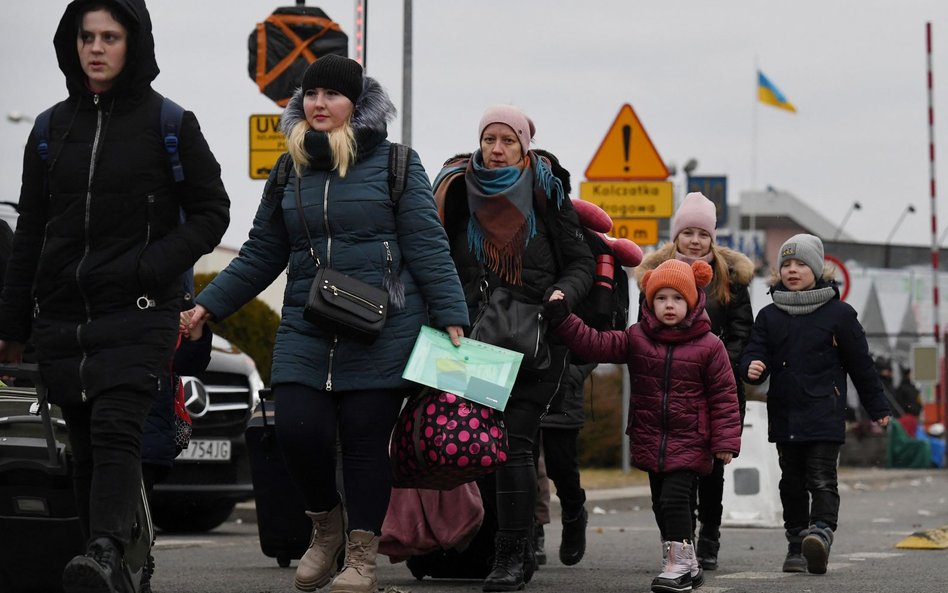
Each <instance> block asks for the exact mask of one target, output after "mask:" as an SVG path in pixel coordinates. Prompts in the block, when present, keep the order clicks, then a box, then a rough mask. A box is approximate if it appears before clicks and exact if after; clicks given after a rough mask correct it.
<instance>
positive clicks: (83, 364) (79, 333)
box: [76, 95, 102, 401]
mask: <svg viewBox="0 0 948 593" xmlns="http://www.w3.org/2000/svg"><path fill="white" fill-rule="evenodd" d="M92 103H93V104H94V105H95V106H96V122H95V137H94V138H93V140H92V155H91V156H90V157H89V179H88V181H87V183H86V210H85V219H84V221H83V230H84V232H85V247H84V249H83V252H82V257H81V258H80V259H79V263H78V264H77V265H76V287H77V288H78V289H79V295H80V297H81V298H82V304H83V306H84V307H85V310H86V323H89V322H91V321H92V310H91V309H90V307H89V299H88V297H87V296H86V293H85V292H83V290H82V282H80V277H81V271H82V264H83V263H84V262H85V261H86V257H88V255H89V218H90V215H89V211H90V209H91V208H92V177H93V175H95V156H96V153H97V152H98V150H99V137H100V136H101V134H102V108H101V106H100V105H99V95H95V96H93V97H92ZM76 342H77V343H78V344H79V350H80V351H82V360H81V361H79V388H80V390H81V391H82V401H86V388H85V386H84V385H83V383H82V374H83V370H85V367H86V360H87V359H88V356H89V355H88V353H87V352H86V351H85V349H84V348H83V347H82V324H81V323H80V324H78V325H76Z"/></svg>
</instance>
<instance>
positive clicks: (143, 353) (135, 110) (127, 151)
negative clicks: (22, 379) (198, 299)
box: [0, 0, 230, 403]
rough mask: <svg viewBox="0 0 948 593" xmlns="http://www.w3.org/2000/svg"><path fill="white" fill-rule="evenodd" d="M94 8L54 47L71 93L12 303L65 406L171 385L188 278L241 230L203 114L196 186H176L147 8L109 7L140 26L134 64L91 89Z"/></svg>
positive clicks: (25, 214) (190, 121)
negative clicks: (88, 29)
mask: <svg viewBox="0 0 948 593" xmlns="http://www.w3.org/2000/svg"><path fill="white" fill-rule="evenodd" d="M92 1H93V0H76V1H74V2H72V3H70V4H69V5H68V6H67V7H66V11H65V13H64V14H63V17H62V19H61V21H60V23H59V28H58V29H57V31H56V34H55V37H54V39H53V44H54V46H55V48H56V55H57V58H58V60H59V67H60V69H61V70H62V71H63V73H64V74H65V76H66V86H67V88H68V90H69V97H68V98H67V99H66V100H65V101H62V102H60V103H58V104H57V105H56V106H55V107H54V110H53V114H52V117H51V118H50V125H49V136H48V138H49V151H48V154H49V156H48V159H47V160H46V161H43V160H42V159H41V158H40V156H39V152H38V150H37V138H38V134H37V131H36V129H35V128H34V130H33V132H32V133H31V135H30V138H29V140H28V142H27V146H26V149H25V153H24V158H23V181H22V188H21V190H20V202H19V206H20V217H19V220H18V222H17V229H16V234H15V237H14V243H13V250H12V255H11V258H10V262H9V265H8V272H7V277H6V283H5V286H4V289H3V293H2V299H0V338H2V339H4V340H10V341H16V342H25V341H27V340H28V339H31V340H32V342H33V344H34V346H35V348H36V354H37V359H38V361H39V363H40V370H41V372H42V374H43V378H44V380H45V381H46V383H47V385H48V387H49V388H50V399H51V400H52V401H53V402H54V403H69V402H74V401H78V400H80V399H81V400H85V399H87V398H89V397H94V396H95V395H96V394H98V393H100V392H101V391H103V390H105V389H110V388H114V387H115V386H117V385H123V384H136V385H140V384H141V382H142V381H149V385H157V379H156V374H158V375H160V369H161V368H163V367H164V366H166V365H167V362H168V361H169V360H170V357H171V353H172V351H173V348H174V344H175V339H176V333H177V325H178V320H177V316H178V311H179V310H180V305H181V302H182V301H181V296H182V283H181V277H182V274H183V273H185V272H186V271H187V270H188V269H189V268H191V267H192V266H193V265H194V263H195V261H196V260H197V259H198V258H199V257H200V256H201V255H203V254H205V253H208V252H210V251H211V250H212V249H213V248H214V246H216V245H217V244H218V242H219V241H220V239H221V237H222V236H223V234H224V231H225V230H226V229H227V224H228V222H229V207H230V201H229V200H228V197H227V193H226V191H225V190H224V185H223V183H222V181H221V177H220V166H219V165H218V163H217V161H216V160H215V159H214V155H213V154H212V153H211V151H210V148H209V147H208V145H207V142H206V141H205V139H204V137H203V135H202V134H201V130H200V127H199V125H198V123H197V120H196V118H195V117H194V114H193V113H191V112H185V114H184V118H183V121H182V124H181V129H180V130H179V132H178V138H179V154H180V158H181V162H182V165H183V168H184V176H185V178H184V181H183V182H180V183H175V181H174V178H173V176H172V173H171V166H170V162H169V157H168V155H167V154H166V152H165V148H164V142H163V140H162V133H161V131H160V129H159V128H160V124H159V122H160V110H161V102H162V97H161V95H159V94H158V93H156V92H155V91H154V90H152V88H151V82H152V80H154V78H155V77H156V76H157V75H158V71H159V70H158V65H157V63H156V61H155V52H154V38H153V37H152V32H151V19H150V17H149V15H148V11H147V9H146V8H145V4H144V2H143V0H110V1H108V2H105V3H104V4H106V5H108V6H110V7H111V8H112V12H113V14H115V15H117V17H120V18H118V19H117V20H119V21H121V22H122V23H123V24H125V25H126V27H127V29H128V40H127V54H126V61H125V67H124V69H123V70H122V72H121V73H120V75H119V76H118V78H117V79H116V80H115V82H114V84H113V85H112V88H111V89H110V90H109V91H107V92H104V93H101V94H95V93H94V92H92V91H91V90H89V88H88V86H87V84H86V76H85V74H84V73H83V71H82V68H81V65H80V62H79V57H78V52H77V48H76V40H77V36H78V27H79V20H78V15H79V14H80V13H81V12H82V8H83V7H84V6H86V5H88V4H90V3H92ZM97 3H100V4H101V3H102V2H101V0H97ZM182 212H183V213H184V220H185V222H183V223H182V222H180V221H181V213H182ZM143 297H144V298H143ZM152 302H153V304H152ZM141 304H147V305H148V306H146V307H145V308H144V309H143V308H141V307H140V305H141Z"/></svg>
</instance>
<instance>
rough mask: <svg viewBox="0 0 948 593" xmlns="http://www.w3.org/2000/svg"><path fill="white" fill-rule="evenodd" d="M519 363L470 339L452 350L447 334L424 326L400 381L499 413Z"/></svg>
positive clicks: (516, 357) (515, 356)
mask: <svg viewBox="0 0 948 593" xmlns="http://www.w3.org/2000/svg"><path fill="white" fill-rule="evenodd" d="M522 360H523V354H521V353H519V352H514V351H512V350H507V349H506V348H498V347H497V346H492V345H490V344H485V343H484V342H478V341H477V340H472V339H470V338H461V345H460V346H458V347H455V346H454V344H452V343H451V338H450V337H448V334H447V333H445V332H443V331H439V330H436V329H434V328H433V327H428V326H426V325H424V326H422V327H421V332H420V333H419V334H418V339H417V340H415V347H414V348H412V351H411V356H410V357H409V358H408V364H406V365H405V371H404V372H403V373H402V378H404V379H408V380H409V381H414V382H416V383H421V384H422V385H427V386H428V387H434V388H435V389H439V390H442V391H447V392H450V393H454V394H455V395H459V396H461V397H463V398H464V399H468V400H471V401H473V402H477V403H479V404H483V405H485V406H489V407H491V408H494V409H496V410H501V411H503V409H504V408H505V407H506V406H507V400H508V399H510V390H511V389H512V388H513V384H514V380H516V378H517V371H519V370H520V362H521V361H522Z"/></svg>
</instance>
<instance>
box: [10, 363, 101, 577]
mask: <svg viewBox="0 0 948 593" xmlns="http://www.w3.org/2000/svg"><path fill="white" fill-rule="evenodd" d="M31 372H35V365H19V366H17V367H6V366H4V367H2V368H0V375H3V376H7V375H13V376H18V377H23V378H27V376H29V375H30V374H32V373H31ZM40 402H43V403H45V391H44V390H43V388H42V386H40V385H37V387H36V388H33V387H8V388H6V389H2V390H0V534H2V536H0V591H4V592H7V591H10V592H22V593H25V592H32V591H37V592H39V591H62V574H63V568H64V567H65V566H66V563H67V562H69V561H70V560H71V559H72V558H73V556H76V555H78V554H82V553H83V552H84V551H85V546H84V542H83V538H82V529H81V528H80V526H79V517H78V515H77V513H76V504H75V499H74V497H73V491H72V477H71V473H70V467H69V463H70V457H69V450H68V447H67V445H66V429H65V422H63V420H62V419H61V418H60V417H59V413H58V409H57V408H52V410H50V408H49V407H48V406H46V405H41V403H40Z"/></svg>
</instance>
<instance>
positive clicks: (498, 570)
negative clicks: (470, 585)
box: [483, 531, 532, 591]
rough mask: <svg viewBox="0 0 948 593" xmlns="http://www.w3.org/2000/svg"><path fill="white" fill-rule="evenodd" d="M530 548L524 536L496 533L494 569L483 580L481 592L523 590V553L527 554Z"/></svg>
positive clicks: (524, 583) (503, 532) (524, 557)
mask: <svg viewBox="0 0 948 593" xmlns="http://www.w3.org/2000/svg"><path fill="white" fill-rule="evenodd" d="M530 548H531V546H530V545H529V543H528V540H527V536H526V534H523V533H520V532H509V531H498V532H497V535H496V536H495V537H494V568H493V570H491V571H490V574H489V575H487V578H486V579H485V580H484V587H483V590H484V591H520V590H521V589H523V588H524V586H526V583H527V580H528V579H527V578H525V574H524V572H525V571H524V561H525V560H526V559H527V558H526V554H525V552H529V551H530ZM531 564H532V563H531ZM531 572H532V571H531ZM531 576H532V575H531Z"/></svg>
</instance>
